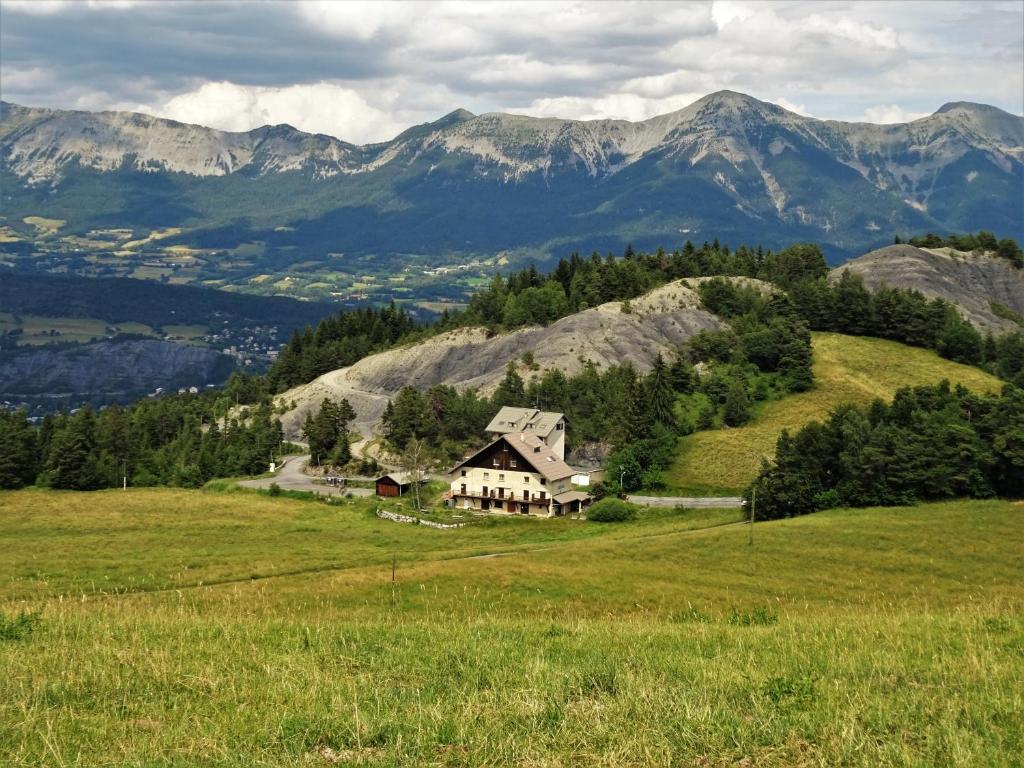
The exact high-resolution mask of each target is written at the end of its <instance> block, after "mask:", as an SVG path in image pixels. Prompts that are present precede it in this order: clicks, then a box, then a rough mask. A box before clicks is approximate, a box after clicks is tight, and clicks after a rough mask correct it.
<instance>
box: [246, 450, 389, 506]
mask: <svg viewBox="0 0 1024 768" xmlns="http://www.w3.org/2000/svg"><path fill="white" fill-rule="evenodd" d="M308 463H309V456H284V457H283V458H282V459H281V466H280V467H279V468H278V470H277V473H276V474H275V475H274V476H273V477H261V478H258V479H256V480H242V481H240V482H239V483H238V484H239V485H240V486H242V487H243V488H269V487H270V486H271V484H272V483H277V485H278V487H280V488H281V489H282V490H286V491H309V492H312V493H322V494H324V495H327V496H335V495H343V494H345V493H351V494H352V495H353V496H373V489H372V488H335V487H333V486H330V485H327V484H326V483H315V482H313V478H311V477H310V476H309V475H306V474H304V473H303V470H304V469H305V468H306V464H308Z"/></svg>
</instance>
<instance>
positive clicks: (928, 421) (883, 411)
mask: <svg viewBox="0 0 1024 768" xmlns="http://www.w3.org/2000/svg"><path fill="white" fill-rule="evenodd" d="M755 493H756V504H757V507H756V510H757V512H756V514H757V516H758V518H759V519H761V518H767V519H773V518H779V517H789V516H793V515H802V514H807V513H809V512H814V511H817V510H820V509H826V508H829V507H838V506H854V507H863V506H873V505H904V504H913V503H914V502H917V501H927V500H934V499H947V498H955V497H962V496H968V497H971V498H987V497H991V496H1009V497H1020V496H1022V495H1024V390H1022V389H1020V388H1017V387H1013V386H1006V387H1004V389H1003V391H1002V393H1001V394H998V395H977V394H974V393H972V392H970V391H968V390H967V389H964V388H963V387H960V386H957V387H955V388H951V387H950V385H949V382H946V381H944V382H942V383H941V384H938V385H936V386H932V387H917V388H912V389H911V388H907V389H901V390H900V391H899V392H897V393H896V396H895V398H894V399H893V401H892V403H888V404H887V403H885V402H883V401H882V400H875V401H874V402H873V403H872V404H871V405H869V406H867V407H861V406H858V405H852V404H849V405H842V406H839V407H838V408H836V409H835V410H833V411H832V412H831V414H830V415H829V418H828V419H827V420H826V421H825V422H824V423H821V422H817V421H814V422H811V423H810V424H808V425H806V426H805V427H803V428H802V429H800V430H799V431H798V432H797V433H796V434H794V435H790V434H789V433H788V432H786V431H784V432H783V433H782V435H781V436H780V437H779V440H778V443H777V445H776V449H775V458H774V460H773V461H772V462H771V463H766V464H765V466H764V467H763V468H762V470H761V472H760V474H759V475H758V477H757V479H756V480H755V481H754V483H753V485H752V486H751V488H750V490H748V492H747V499H748V502H749V501H750V500H751V498H752V496H753V495H754V494H755Z"/></svg>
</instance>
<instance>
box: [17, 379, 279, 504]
mask: <svg viewBox="0 0 1024 768" xmlns="http://www.w3.org/2000/svg"><path fill="white" fill-rule="evenodd" d="M282 445H283V443H282V432H281V424H280V422H279V421H278V420H277V419H276V418H274V416H273V414H272V412H271V408H270V405H269V403H264V404H262V405H259V406H257V407H255V408H253V409H251V410H248V409H246V410H243V412H242V413H240V414H239V417H238V418H228V417H227V416H226V414H222V415H221V416H220V417H218V414H217V407H216V401H215V400H214V398H213V397H211V396H203V395H171V396H168V397H163V398H155V399H147V400H142V401H139V402H137V403H135V404H133V405H131V406H128V407H121V406H111V407H109V408H106V409H104V410H102V411H100V412H99V413H95V412H94V411H93V410H92V409H91V408H88V407H86V408H82V409H81V410H78V411H76V412H75V413H60V414H54V415H49V416H47V417H45V418H44V419H43V421H42V424H41V425H40V426H39V427H38V428H37V427H36V426H34V425H33V424H31V423H30V422H29V420H28V419H27V418H26V416H25V414H24V413H23V412H3V413H0V488H7V489H11V488H20V487H23V486H26V485H32V484H36V485H40V486H44V487H50V488H60V489H69V490H82V491H86V490H96V489H99V488H113V487H119V486H121V484H122V483H123V482H124V479H125V477H127V482H128V483H129V484H130V485H141V486H146V485H168V486H179V487H186V488H196V487H199V486H201V485H203V484H204V483H205V482H207V481H209V480H211V479H213V478H215V477H230V476H236V475H251V474H258V473H259V472H263V471H265V470H266V468H267V465H268V463H269V461H270V460H271V458H272V457H275V456H279V455H280V452H281V449H282Z"/></svg>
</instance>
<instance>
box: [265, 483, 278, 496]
mask: <svg viewBox="0 0 1024 768" xmlns="http://www.w3.org/2000/svg"><path fill="white" fill-rule="evenodd" d="M267 492H268V493H269V494H270V495H271V496H280V495H281V486H280V485H278V484H277V483H271V484H270V489H269V490H268V491H267Z"/></svg>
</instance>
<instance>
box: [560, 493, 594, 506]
mask: <svg viewBox="0 0 1024 768" xmlns="http://www.w3.org/2000/svg"><path fill="white" fill-rule="evenodd" d="M551 498H552V500H553V501H554V502H555V503H557V504H568V503H570V502H573V501H586V500H587V499H589V498H590V494H588V493H584V492H583V491H566V492H565V493H560V494H558V495H557V496H552V497H551Z"/></svg>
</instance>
